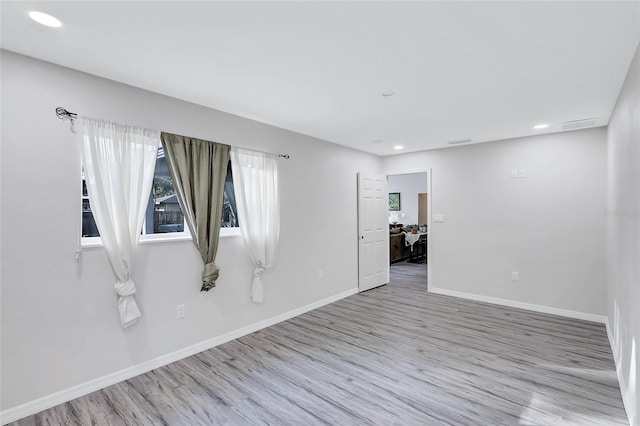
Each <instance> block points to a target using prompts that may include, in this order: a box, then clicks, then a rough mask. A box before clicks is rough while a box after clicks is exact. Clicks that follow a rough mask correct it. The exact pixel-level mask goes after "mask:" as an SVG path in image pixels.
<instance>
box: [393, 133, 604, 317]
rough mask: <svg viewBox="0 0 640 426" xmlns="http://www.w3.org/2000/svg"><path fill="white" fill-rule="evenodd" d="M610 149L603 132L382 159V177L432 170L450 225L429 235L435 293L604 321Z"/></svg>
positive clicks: (439, 205)
mask: <svg viewBox="0 0 640 426" xmlns="http://www.w3.org/2000/svg"><path fill="white" fill-rule="evenodd" d="M605 141H606V131H605V129H604V128H597V129H590V130H583V131H576V132H567V133H557V134H551V135H543V136H535V137H528V138H519V139H512V140H505V141H498V142H489V143H482V144H476V145H470V146H464V147H456V148H448V149H441V150H432V151H424V152H419V153H411V154H405V155H397V156H391V157H385V158H383V171H384V172H385V173H386V174H393V173H398V172H401V171H402V170H420V169H425V168H431V169H432V175H431V194H430V203H431V209H432V210H431V211H432V214H444V217H445V223H434V221H432V223H431V229H429V239H430V240H431V244H432V245H431V256H432V260H431V262H432V263H431V264H430V267H431V268H432V271H431V272H432V282H431V283H430V285H431V286H433V287H435V288H437V289H444V290H447V291H449V292H461V293H466V294H470V295H476V296H482V297H488V298H496V299H502V300H507V301H513V302H517V303H520V304H522V303H525V304H533V305H539V306H544V307H550V308H554V309H556V310H565V311H572V312H570V313H571V314H573V313H577V314H586V315H579V316H582V317H593V316H594V315H595V316H598V317H597V318H598V319H601V318H602V316H603V315H604V314H605V304H604V300H605V297H606V294H605V286H604V285H603V283H604V280H605V261H604V258H605V225H604V221H603V217H602V216H603V213H602V212H603V210H604V208H605V190H606V185H605V179H604V176H605V166H606V161H605V158H606V142H605ZM512 168H525V169H526V172H527V174H528V177H526V178H520V179H512V178H511V177H510V171H511V169H512ZM511 271H518V272H519V277H520V280H519V281H517V282H512V281H511ZM432 289H433V288H432Z"/></svg>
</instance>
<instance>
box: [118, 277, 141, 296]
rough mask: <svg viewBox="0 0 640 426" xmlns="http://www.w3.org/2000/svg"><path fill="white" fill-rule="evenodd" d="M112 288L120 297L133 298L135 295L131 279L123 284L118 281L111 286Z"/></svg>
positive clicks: (134, 286) (134, 285)
mask: <svg viewBox="0 0 640 426" xmlns="http://www.w3.org/2000/svg"><path fill="white" fill-rule="evenodd" d="M113 288H114V290H115V291H116V293H117V294H118V296H120V297H127V296H133V295H134V294H136V284H135V283H134V282H133V280H132V279H128V280H126V281H125V282H122V281H118V282H117V283H115V284H114V285H113Z"/></svg>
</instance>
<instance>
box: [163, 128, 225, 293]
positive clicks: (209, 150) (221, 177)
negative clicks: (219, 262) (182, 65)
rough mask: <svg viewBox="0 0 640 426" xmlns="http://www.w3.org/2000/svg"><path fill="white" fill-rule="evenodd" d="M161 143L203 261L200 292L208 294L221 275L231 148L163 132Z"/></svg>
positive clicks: (179, 199) (183, 210) (181, 205)
mask: <svg viewBox="0 0 640 426" xmlns="http://www.w3.org/2000/svg"><path fill="white" fill-rule="evenodd" d="M161 140H162V147H163V148H164V153H165V156H166V159H167V164H168V165H169V170H170V171H171V177H172V178H173V183H174V185H175V188H176V194H177V196H178V202H179V203H180V207H181V208H182V212H183V213H184V217H185V219H186V221H187V226H188V227H189V230H190V231H191V235H192V236H193V241H194V243H195V244H196V246H197V247H198V250H200V255H201V256H202V261H203V262H204V271H202V289H201V291H209V290H211V289H212V288H213V287H215V285H216V280H217V279H218V275H219V274H220V269H219V268H218V266H216V264H215V263H214V262H215V259H216V253H217V251H218V239H219V237H220V219H221V215H222V202H223V194H224V182H225V178H226V176H227V165H228V164H229V150H230V148H231V147H230V146H229V145H223V144H219V143H215V142H210V141H205V140H201V139H196V138H190V137H186V136H180V135H173V134H170V133H164V132H162V134H161Z"/></svg>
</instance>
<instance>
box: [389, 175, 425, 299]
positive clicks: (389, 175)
mask: <svg viewBox="0 0 640 426" xmlns="http://www.w3.org/2000/svg"><path fill="white" fill-rule="evenodd" d="M412 173H426V174H427V194H429V195H428V197H429V198H428V200H429V202H428V203H427V232H428V235H427V292H430V291H431V289H432V288H435V286H434V285H433V279H432V277H433V260H432V258H433V250H432V246H433V233H434V232H433V227H432V226H431V224H432V222H433V221H432V220H431V211H432V208H433V207H432V206H433V179H432V176H433V173H432V169H431V167H426V168H420V169H388V170H387V169H385V170H383V171H382V174H383V175H385V176H386V177H387V180H389V176H391V175H408V174H412Z"/></svg>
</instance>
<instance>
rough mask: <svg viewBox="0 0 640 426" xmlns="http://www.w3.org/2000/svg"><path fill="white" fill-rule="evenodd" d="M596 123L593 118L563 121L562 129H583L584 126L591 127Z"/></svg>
mask: <svg viewBox="0 0 640 426" xmlns="http://www.w3.org/2000/svg"><path fill="white" fill-rule="evenodd" d="M595 125H596V119H595V118H583V119H581V120H573V121H565V122H564V123H562V129H563V130H576V129H584V128H585V127H593V126H595Z"/></svg>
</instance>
